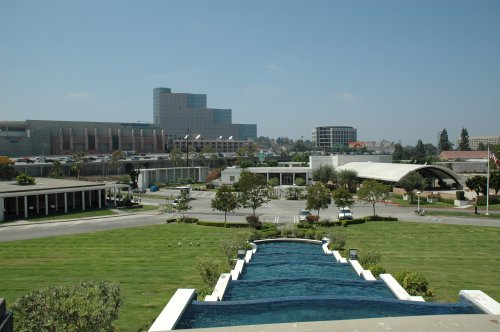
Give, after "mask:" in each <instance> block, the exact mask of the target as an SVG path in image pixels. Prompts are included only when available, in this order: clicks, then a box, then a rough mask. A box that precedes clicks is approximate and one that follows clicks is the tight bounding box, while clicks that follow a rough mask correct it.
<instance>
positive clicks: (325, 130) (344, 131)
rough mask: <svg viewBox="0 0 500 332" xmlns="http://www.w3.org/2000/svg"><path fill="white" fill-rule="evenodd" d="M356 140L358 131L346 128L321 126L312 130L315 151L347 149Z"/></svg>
mask: <svg viewBox="0 0 500 332" xmlns="http://www.w3.org/2000/svg"><path fill="white" fill-rule="evenodd" d="M357 140H358V130H357V129H356V128H353V127H346V126H321V127H316V128H314V129H313V130H312V142H313V144H315V146H316V148H317V149H320V150H324V151H332V150H334V149H341V148H344V147H347V146H348V145H349V142H356V141H357Z"/></svg>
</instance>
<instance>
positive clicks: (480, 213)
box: [425, 210, 500, 219]
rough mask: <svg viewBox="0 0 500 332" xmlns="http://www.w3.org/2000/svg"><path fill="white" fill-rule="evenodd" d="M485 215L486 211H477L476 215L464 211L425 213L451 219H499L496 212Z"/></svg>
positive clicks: (428, 211) (499, 215)
mask: <svg viewBox="0 0 500 332" xmlns="http://www.w3.org/2000/svg"><path fill="white" fill-rule="evenodd" d="M485 213H486V211H483V210H478V214H474V213H473V212H465V211H436V210H427V211H425V214H428V215H431V216H451V217H473V218H493V219H500V214H499V213H498V212H496V213H491V212H490V213H489V214H488V215H486V214H485Z"/></svg>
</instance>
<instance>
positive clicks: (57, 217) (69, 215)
mask: <svg viewBox="0 0 500 332" xmlns="http://www.w3.org/2000/svg"><path fill="white" fill-rule="evenodd" d="M114 214H116V212H114V211H112V210H108V209H104V210H91V211H78V212H69V213H66V214H54V215H53V216H43V217H35V218H28V220H29V221H35V222H36V221H46V220H65V219H77V218H89V217H102V216H111V215H114Z"/></svg>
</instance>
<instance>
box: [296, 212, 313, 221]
mask: <svg viewBox="0 0 500 332" xmlns="http://www.w3.org/2000/svg"><path fill="white" fill-rule="evenodd" d="M310 215H311V211H309V210H300V212H299V221H305V220H307V216H310Z"/></svg>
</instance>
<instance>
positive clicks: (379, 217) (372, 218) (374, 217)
mask: <svg viewBox="0 0 500 332" xmlns="http://www.w3.org/2000/svg"><path fill="white" fill-rule="evenodd" d="M356 220H358V219H356ZM365 221H398V218H396V217H384V216H366V217H365V218H364V219H363V222H365ZM351 223H352V224H354V223H353V222H352V220H351ZM360 223H361V222H360Z"/></svg>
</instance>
